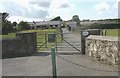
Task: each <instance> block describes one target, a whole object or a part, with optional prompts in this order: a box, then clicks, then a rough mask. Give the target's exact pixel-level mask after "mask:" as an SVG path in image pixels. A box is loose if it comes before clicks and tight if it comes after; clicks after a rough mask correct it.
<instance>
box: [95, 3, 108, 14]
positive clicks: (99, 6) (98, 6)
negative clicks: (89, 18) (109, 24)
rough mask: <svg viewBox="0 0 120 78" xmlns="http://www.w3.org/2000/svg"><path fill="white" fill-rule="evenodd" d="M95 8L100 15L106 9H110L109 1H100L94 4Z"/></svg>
mask: <svg viewBox="0 0 120 78" xmlns="http://www.w3.org/2000/svg"><path fill="white" fill-rule="evenodd" d="M94 9H95V11H96V12H97V14H98V15H100V14H101V13H103V12H104V11H108V10H109V5H108V4H107V2H105V1H103V2H100V3H98V4H96V5H95V6H94Z"/></svg>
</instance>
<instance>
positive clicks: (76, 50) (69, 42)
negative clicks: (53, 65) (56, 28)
mask: <svg viewBox="0 0 120 78" xmlns="http://www.w3.org/2000/svg"><path fill="white" fill-rule="evenodd" d="M62 30H63V33H61V36H59V35H57V36H58V38H61V40H62V42H61V43H57V46H56V49H57V54H71V55H72V54H80V53H81V51H80V50H81V47H80V46H81V44H80V34H79V35H77V34H74V33H72V32H69V31H68V30H67V29H66V28H64V29H62Z"/></svg>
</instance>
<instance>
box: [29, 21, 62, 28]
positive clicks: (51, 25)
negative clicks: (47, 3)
mask: <svg viewBox="0 0 120 78" xmlns="http://www.w3.org/2000/svg"><path fill="white" fill-rule="evenodd" d="M28 23H29V24H30V26H31V28H32V29H48V28H56V27H60V26H61V24H62V23H61V22H60V21H37V22H28Z"/></svg>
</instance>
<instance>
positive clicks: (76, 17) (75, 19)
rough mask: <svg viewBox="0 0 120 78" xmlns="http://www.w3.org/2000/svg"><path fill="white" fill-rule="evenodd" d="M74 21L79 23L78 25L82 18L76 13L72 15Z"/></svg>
mask: <svg viewBox="0 0 120 78" xmlns="http://www.w3.org/2000/svg"><path fill="white" fill-rule="evenodd" d="M72 21H75V22H76V23H77V26H79V25H80V19H79V16H78V15H74V16H73V17H72Z"/></svg>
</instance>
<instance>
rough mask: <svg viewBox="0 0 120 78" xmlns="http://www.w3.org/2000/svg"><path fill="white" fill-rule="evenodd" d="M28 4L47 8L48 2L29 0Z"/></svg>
mask: <svg viewBox="0 0 120 78" xmlns="http://www.w3.org/2000/svg"><path fill="white" fill-rule="evenodd" d="M30 4H35V5H36V4H37V5H38V6H40V7H44V8H49V6H50V2H30Z"/></svg>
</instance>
